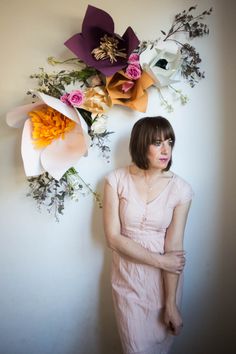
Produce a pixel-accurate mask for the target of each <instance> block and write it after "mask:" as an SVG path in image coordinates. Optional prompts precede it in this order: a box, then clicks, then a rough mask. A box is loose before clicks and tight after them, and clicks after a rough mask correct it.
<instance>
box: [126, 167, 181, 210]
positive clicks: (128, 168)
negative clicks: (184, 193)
mask: <svg viewBox="0 0 236 354" xmlns="http://www.w3.org/2000/svg"><path fill="white" fill-rule="evenodd" d="M126 172H127V174H128V178H129V180H130V182H131V186H132V188H133V190H134V192H135V194H136V197H137V199H138V200H139V201H140V202H141V203H142V204H143V205H150V204H152V203H154V202H155V201H157V200H158V199H159V198H160V197H161V196H162V194H164V192H165V191H166V189H167V188H168V187H169V186H170V185H171V184H172V182H173V180H174V179H175V177H176V175H175V173H174V172H172V177H171V178H170V180H169V181H168V183H167V185H166V186H165V187H164V188H163V189H162V191H160V192H159V193H158V194H157V196H156V197H154V198H153V199H152V200H150V201H149V202H145V201H144V200H143V199H142V197H141V196H140V194H139V192H138V190H137V188H136V186H135V183H134V180H133V178H132V175H131V173H130V166H129V165H128V166H127V168H126Z"/></svg>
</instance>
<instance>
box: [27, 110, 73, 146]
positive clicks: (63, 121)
mask: <svg viewBox="0 0 236 354" xmlns="http://www.w3.org/2000/svg"><path fill="white" fill-rule="evenodd" d="M28 115H29V117H30V118H31V123H32V138H33V139H34V141H33V143H34V146H35V147H36V148H39V149H40V148H43V147H45V146H47V145H49V144H51V142H52V141H53V140H55V139H58V138H62V139H64V137H65V133H67V132H69V131H71V130H73V129H74V127H75V124H76V123H75V122H74V121H72V120H71V119H69V118H67V117H66V116H64V115H63V114H62V113H60V112H58V111H56V110H55V109H53V108H51V107H49V106H44V107H42V108H41V109H39V110H35V111H31V112H29V113H28Z"/></svg>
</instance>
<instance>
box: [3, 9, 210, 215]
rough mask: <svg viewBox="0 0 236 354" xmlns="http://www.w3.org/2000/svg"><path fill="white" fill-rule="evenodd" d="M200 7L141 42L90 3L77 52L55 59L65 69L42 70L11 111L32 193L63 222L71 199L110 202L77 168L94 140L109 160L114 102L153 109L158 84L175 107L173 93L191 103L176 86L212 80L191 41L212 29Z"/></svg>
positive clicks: (76, 39) (74, 41) (74, 42)
mask: <svg viewBox="0 0 236 354" xmlns="http://www.w3.org/2000/svg"><path fill="white" fill-rule="evenodd" d="M195 12H196V6H191V7H190V8H189V9H188V10H187V11H186V10H184V11H182V12H180V13H178V14H177V15H176V16H175V17H174V21H173V23H172V25H171V27H170V29H169V31H167V32H165V31H163V30H160V34H161V36H162V38H159V39H156V40H154V41H150V40H146V41H140V40H139V39H138V38H137V36H136V34H135V32H134V30H133V29H132V28H131V27H128V28H127V29H126V31H125V33H124V34H123V35H122V36H121V35H119V34H117V33H116V32H115V25H114V22H113V19H112V17H111V16H110V15H109V14H108V13H106V12H105V11H103V10H102V9H99V8H96V7H94V6H91V5H89V6H88V8H87V11H86V13H85V17H84V20H83V23H82V30H81V32H80V33H77V34H75V35H73V36H72V37H71V38H69V39H68V40H67V41H66V42H65V46H66V47H67V48H68V49H69V50H70V51H71V52H72V53H73V54H74V55H75V57H73V58H69V59H67V60H64V61H60V60H58V59H55V58H54V57H49V58H48V62H49V64H51V65H52V66H54V68H56V67H58V69H57V70H56V69H54V71H53V72H51V73H48V72H46V71H45V70H44V69H43V68H41V69H40V71H39V73H36V74H33V75H31V78H32V79H36V80H37V87H36V88H35V89H34V90H28V92H27V94H28V95H30V96H31V97H32V99H33V103H31V104H28V105H25V106H20V107H16V108H15V109H13V110H12V111H11V112H9V113H8V114H7V123H8V124H9V125H10V126H11V127H15V128H22V129H23V130H22V142H21V154H22V159H23V164H24V170H25V174H26V176H27V179H28V182H29V193H28V196H31V197H33V198H34V199H35V201H36V203H37V206H38V208H39V209H41V208H42V207H46V209H47V210H48V211H49V212H50V213H52V214H53V215H54V216H55V219H56V220H57V221H59V216H60V215H61V214H63V211H64V208H65V199H66V197H69V198H72V199H74V200H78V198H79V197H80V195H83V194H87V193H88V192H89V193H91V194H92V195H93V196H94V198H95V200H96V201H97V202H98V205H99V206H100V207H101V206H102V203H101V198H100V196H99V194H98V193H96V192H95V191H94V190H93V189H92V188H91V186H90V185H89V183H87V182H85V181H84V180H83V179H82V177H81V175H80V174H79V171H77V170H76V168H75V166H76V164H77V162H78V161H79V159H80V158H81V157H82V156H86V155H87V153H88V150H89V149H90V148H91V146H94V145H95V146H97V147H98V149H99V150H100V152H101V154H102V156H103V157H104V158H105V159H106V160H107V161H109V155H110V148H109V146H108V138H109V136H110V134H111V133H112V132H109V131H108V130H107V120H108V119H109V110H110V109H111V107H112V106H113V105H121V106H126V107H128V108H129V109H131V110H135V111H140V112H145V111H146V108H147V104H148V89H149V88H150V87H151V86H154V87H156V89H157V94H158V95H159V97H160V104H162V105H164V106H165V108H166V109H167V110H168V111H171V110H173V107H172V104H171V103H169V102H168V101H167V100H166V98H165V97H164V92H165V90H169V91H172V92H174V94H175V95H176V97H177V98H179V100H180V102H181V103H182V104H186V103H187V100H188V99H187V96H186V95H184V94H183V93H182V91H181V90H179V89H178V88H177V87H176V84H177V83H178V82H179V81H180V80H184V81H186V82H187V83H188V84H189V85H190V86H191V87H194V86H195V84H196V83H197V82H198V81H199V80H200V79H202V78H204V72H202V71H201V69H200V67H199V64H200V62H201V58H200V55H199V53H198V52H197V51H196V49H195V47H193V46H192V45H191V44H190V41H191V40H192V39H194V38H197V37H203V36H205V35H207V34H208V33H209V29H208V26H207V25H206V24H204V23H203V22H202V21H203V20H204V19H205V17H206V16H209V15H210V14H211V13H212V8H210V9H209V10H205V11H203V12H202V13H199V14H195ZM170 42H171V43H172V44H174V47H173V46H172V48H171V49H169V46H168V43H170ZM173 48H174V49H173ZM68 64H70V65H68ZM69 66H70V68H68V67H69ZM71 67H73V68H72V69H71Z"/></svg>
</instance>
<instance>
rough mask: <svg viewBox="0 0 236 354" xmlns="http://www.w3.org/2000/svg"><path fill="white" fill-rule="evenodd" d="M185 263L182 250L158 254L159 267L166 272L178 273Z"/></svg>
mask: <svg viewBox="0 0 236 354" xmlns="http://www.w3.org/2000/svg"><path fill="white" fill-rule="evenodd" d="M184 265H185V252H184V251H170V252H166V253H165V254H163V255H161V256H160V268H161V269H162V270H165V271H166V272H170V273H174V274H180V273H181V272H182V271H183V269H184Z"/></svg>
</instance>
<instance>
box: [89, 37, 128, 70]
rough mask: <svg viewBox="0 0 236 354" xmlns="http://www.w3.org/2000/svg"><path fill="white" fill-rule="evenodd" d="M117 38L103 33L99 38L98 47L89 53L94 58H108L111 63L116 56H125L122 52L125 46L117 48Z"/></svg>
mask: <svg viewBox="0 0 236 354" xmlns="http://www.w3.org/2000/svg"><path fill="white" fill-rule="evenodd" d="M118 44H119V40H118V39H117V38H115V37H108V35H107V34H105V35H104V36H103V37H101V38H100V45H99V47H97V48H95V49H93V50H92V52H91V54H93V55H94V57H95V59H96V60H105V59H110V62H111V63H112V64H113V62H114V61H117V59H116V58H117V57H121V58H126V57H127V54H126V53H123V52H124V51H125V48H122V49H118Z"/></svg>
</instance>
